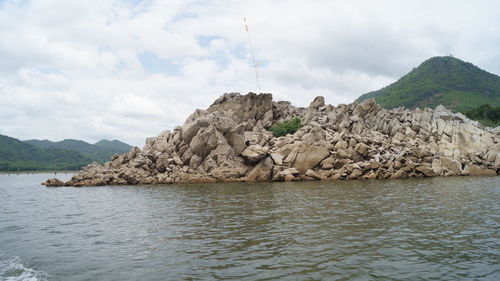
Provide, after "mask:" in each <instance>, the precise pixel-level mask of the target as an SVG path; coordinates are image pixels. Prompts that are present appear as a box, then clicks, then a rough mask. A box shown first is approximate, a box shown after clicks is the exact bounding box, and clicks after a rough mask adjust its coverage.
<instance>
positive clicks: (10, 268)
mask: <svg viewBox="0 0 500 281" xmlns="http://www.w3.org/2000/svg"><path fill="white" fill-rule="evenodd" d="M45 280H49V276H48V274H47V273H45V272H43V271H38V270H34V269H33V268H29V267H26V266H25V265H24V264H23V262H22V260H21V258H20V257H17V256H13V257H7V256H5V255H3V254H0V281H45Z"/></svg>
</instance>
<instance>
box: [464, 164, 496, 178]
mask: <svg viewBox="0 0 500 281" xmlns="http://www.w3.org/2000/svg"><path fill="white" fill-rule="evenodd" d="M464 170H465V171H466V174H468V175H469V176H496V175H497V173H496V172H495V170H491V169H485V168H481V167H478V166H476V165H467V166H466V167H465V169H464Z"/></svg>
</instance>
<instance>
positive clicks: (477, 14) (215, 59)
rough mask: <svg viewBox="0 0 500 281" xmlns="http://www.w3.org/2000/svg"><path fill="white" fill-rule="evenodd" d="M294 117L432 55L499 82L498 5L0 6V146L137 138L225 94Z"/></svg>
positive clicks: (113, 1) (65, 2) (219, 2)
mask: <svg viewBox="0 0 500 281" xmlns="http://www.w3.org/2000/svg"><path fill="white" fill-rule="evenodd" d="M244 17H246V19H247V22H248V27H249V31H250V35H251V40H252V44H253V49H254V54H255V57H256V59H257V61H258V66H259V67H258V71H259V76H260V84H261V91H262V92H266V93H272V94H273V97H274V99H275V100H288V101H291V102H292V104H294V105H296V106H307V105H308V104H309V103H310V102H311V101H312V100H313V99H314V97H316V96H319V95H321V96H324V97H325V99H326V102H327V103H330V104H333V105H337V104H341V103H350V102H353V101H354V100H355V99H356V98H357V97H359V96H360V95H361V94H364V93H366V92H369V91H373V90H378V89H380V88H382V87H384V86H386V85H388V84H390V83H392V82H394V81H396V80H397V79H399V78H400V77H401V76H403V75H404V74H406V73H407V72H409V71H411V69H412V68H414V67H416V66H418V65H419V64H420V63H422V62H423V61H425V60H426V59H428V58H430V57H432V56H444V55H453V56H454V57H457V58H460V59H462V60H465V61H468V62H471V63H473V64H475V65H477V66H479V67H480V68H482V69H485V70H487V71H489V72H492V73H495V74H500V36H499V34H500V1H488V0H483V1H470V0H466V1H460V0H453V1H425V0H422V1H408V0H405V1H359V0H358V1H356V0H352V1H347V0H345V1H335V0H328V1H321V0H312V1H305V0H304V1H296V0H286V1H281V0H262V1H260V0H253V1H233V0H231V1H224V0H215V1H200V0H195V1H190V0H182V1H177V0H168V1H165V0H163V1H160V0H158V1H156V0H145V1H140V0H121V1H118V0H100V1H89V0H35V1H29V0H0V134H4V135H8V136H11V137H15V138H19V139H22V140H25V139H34V138H36V139H49V140H52V141H60V140H63V139H68V138H71V139H81V140H85V141H87V142H91V143H94V142H96V141H98V140H100V139H103V138H105V139H119V140H122V141H125V142H127V143H129V144H132V145H137V146H140V147H142V146H143V145H144V140H145V138H146V137H150V136H157V135H158V134H159V133H161V132H162V131H163V130H166V129H169V130H171V129H173V128H175V126H177V125H182V124H183V123H184V121H185V119H186V118H187V116H188V115H189V114H190V113H191V112H193V111H194V110H195V109H197V108H207V107H208V106H210V104H211V103H212V102H213V101H214V100H215V99H216V98H218V97H219V96H221V95H222V94H224V93H227V92H240V93H248V92H250V91H251V92H258V88H257V84H256V79H255V72H254V68H253V63H252V57H251V52H250V48H249V43H248V37H247V33H246V31H245V28H244V22H243V18H244Z"/></svg>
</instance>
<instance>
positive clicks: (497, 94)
mask: <svg viewBox="0 0 500 281" xmlns="http://www.w3.org/2000/svg"><path fill="white" fill-rule="evenodd" d="M369 98H375V100H376V101H377V103H378V104H380V105H381V106H382V107H384V108H394V107H399V106H404V107H408V108H413V107H430V108H434V107H436V106H437V105H439V104H442V105H444V106H445V107H447V108H448V109H451V110H453V111H459V112H462V113H465V112H467V111H468V110H471V109H474V108H477V107H479V106H481V105H484V104H490V105H491V106H493V107H495V106H500V77H499V76H497V75H495V74H492V73H489V72H486V71H484V70H482V69H480V68H478V67H477V66H475V65H473V64H471V63H468V62H464V61H462V60H459V59H457V58H454V57H451V56H447V57H433V58H430V59H428V60H426V61H425V62H423V63H422V64H421V65H420V66H418V67H417V68H414V69H413V70H412V71H411V72H409V73H408V74H406V75H405V76H403V77H401V79H399V80H398V81H396V82H395V83H392V84H390V85H389V86H386V87H384V88H382V89H380V90H378V91H374V92H370V93H367V94H364V95H362V96H361V97H359V98H358V99H357V100H356V102H362V101H364V100H366V99H369Z"/></svg>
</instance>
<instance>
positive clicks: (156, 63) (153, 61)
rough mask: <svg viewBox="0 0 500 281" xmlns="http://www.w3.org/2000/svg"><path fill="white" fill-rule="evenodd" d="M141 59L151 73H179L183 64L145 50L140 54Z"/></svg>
mask: <svg viewBox="0 0 500 281" xmlns="http://www.w3.org/2000/svg"><path fill="white" fill-rule="evenodd" d="M138 56H139V61H140V62H141V64H142V66H143V67H144V69H145V70H146V72H149V73H163V74H168V75H179V74H180V73H181V66H180V65H178V64H175V63H173V62H172V61H171V60H168V59H162V58H160V57H158V56H157V55H155V54H154V53H152V52H143V53H140V54H139V55H138Z"/></svg>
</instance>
